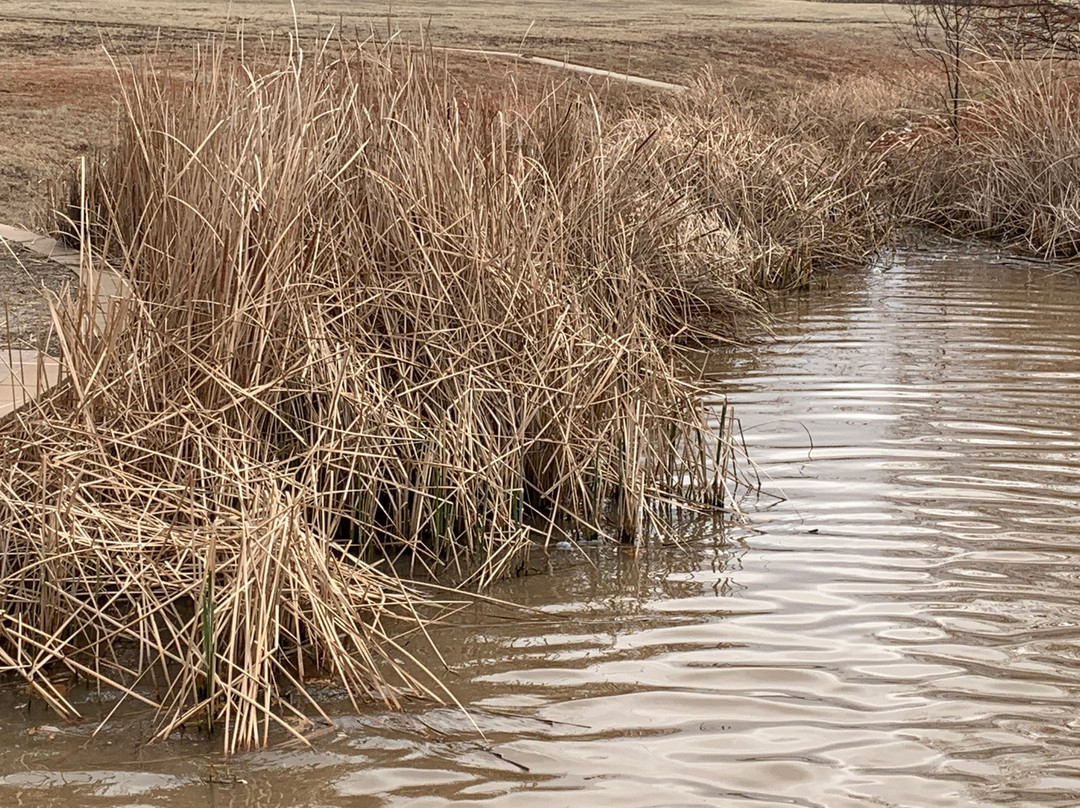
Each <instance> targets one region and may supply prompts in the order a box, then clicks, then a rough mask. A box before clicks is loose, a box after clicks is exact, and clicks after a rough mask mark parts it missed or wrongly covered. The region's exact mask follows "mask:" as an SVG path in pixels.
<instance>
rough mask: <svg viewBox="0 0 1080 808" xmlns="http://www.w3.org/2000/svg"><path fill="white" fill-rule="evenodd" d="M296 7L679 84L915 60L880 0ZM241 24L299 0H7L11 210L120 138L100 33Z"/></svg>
mask: <svg viewBox="0 0 1080 808" xmlns="http://www.w3.org/2000/svg"><path fill="white" fill-rule="evenodd" d="M297 5H298V6H300V7H301V8H300V12H299V16H298V18H297V21H296V22H297V24H298V25H299V27H300V30H301V31H302V32H303V33H304V34H305V35H306V36H314V35H316V34H317V33H320V32H325V31H326V30H328V29H329V28H330V27H331V26H334V25H339V26H341V27H342V28H344V29H345V30H354V29H359V30H362V31H368V30H374V31H375V32H376V33H377V35H378V36H379V37H384V36H385V34H386V32H387V31H388V30H389V31H391V32H393V33H396V34H398V35H399V36H400V37H401V38H403V39H404V38H408V39H411V40H416V39H418V38H419V36H420V33H421V31H425V30H426V32H427V37H428V39H429V40H430V41H431V42H432V43H434V44H437V45H446V46H455V47H470V48H487V49H506V50H511V51H515V52H517V51H524V52H529V53H535V54H537V55H542V56H549V57H553V58H558V59H569V60H571V61H575V62H581V63H584V64H588V65H595V66H597V67H601V68H605V69H610V70H616V71H621V72H628V73H633V74H638V75H642V76H646V77H651V78H659V79H665V80H670V81H687V80H689V79H691V78H692V77H693V76H695V75H697V74H698V72H699V71H700V70H701V69H703V68H707V67H711V68H712V69H713V70H714V72H715V75H716V76H718V77H720V78H722V79H723V80H724V81H729V82H732V83H733V84H735V85H737V86H741V87H745V88H750V89H753V90H755V91H758V92H767V91H769V90H775V89H778V88H780V89H791V88H792V87H795V86H801V85H803V84H806V83H816V82H820V81H824V80H828V79H830V78H836V77H838V76H845V75H850V74H852V73H857V74H860V75H865V74H888V75H895V74H896V73H898V72H903V71H904V70H905V69H907V68H908V67H910V66H911V65H912V63H913V60H912V58H911V56H910V55H909V54H907V53H906V52H905V51H904V50H903V49H902V48H900V47H899V46H898V44H897V42H896V36H895V32H894V29H893V27H892V24H891V22H890V19H889V16H888V14H887V13H886V11H884V10H883V7H881V6H879V5H876V4H861V3H818V2H801V1H800V0H736V1H735V2H727V3H720V2H677V1H675V2H659V3H652V2H650V3H646V2H641V1H640V0H639V1H638V2H632V3H618V4H614V3H606V2H584V3H573V4H567V3H561V2H550V1H549V2H519V3H505V4H499V6H498V10H497V11H493V10H492V5H491V4H489V3H484V2H479V0H475V1H473V2H458V3H451V4H444V3H440V4H430V5H425V4H423V3H415V2H413V3H395V4H393V16H392V18H391V19H389V20H388V17H387V8H388V6H387V4H383V3H354V2H349V3H344V2H328V1H325V0H324V1H323V2H314V3H303V4H297ZM226 8H227V9H228V10H229V13H228V14H226V13H225V12H224V11H223V10H224V9H226ZM240 21H242V22H243V25H244V26H245V30H247V31H249V32H250V33H251V34H253V35H259V36H262V35H267V34H271V33H274V32H275V31H276V32H279V33H280V32H283V31H286V30H288V29H289V28H290V27H291V26H292V25H293V18H292V12H291V10H290V6H289V4H288V3H287V2H265V1H263V2H233V3H231V4H223V3H208V2H202V3H198V2H192V3H183V4H178V3H174V2H164V0H159V1H158V2H143V3H135V4H130V3H121V2H119V1H118V0H104V2H99V3H89V2H85V0H68V1H65V0H57V1H56V2H52V3H49V4H41V6H40V8H37V7H28V5H27V4H26V3H21V2H11V0H5V1H4V2H0V101H2V103H0V143H2V144H3V149H4V152H3V154H4V156H3V159H2V160H0V222H7V223H11V224H34V223H35V219H36V217H37V215H38V213H39V208H40V205H41V200H42V199H43V196H44V190H45V189H44V183H45V182H46V181H47V179H48V178H49V177H51V176H52V175H53V173H54V172H55V169H56V167H57V166H61V165H64V164H66V163H69V162H70V161H72V160H74V159H76V158H77V157H78V156H79V155H81V154H87V153H89V152H90V151H91V150H92V149H93V148H96V147H98V146H101V145H104V144H105V143H107V142H108V141H109V139H110V137H111V136H112V134H113V132H114V129H115V126H114V121H115V117H116V114H117V107H116V102H115V90H114V88H115V81H114V78H113V70H112V68H111V67H110V65H109V63H108V60H107V59H106V56H105V53H104V51H103V49H102V43H103V42H104V43H106V44H107V45H108V47H109V48H110V49H112V50H113V51H114V52H128V53H130V52H141V51H145V50H147V49H159V50H165V51H168V50H170V49H174V48H176V47H177V46H181V45H183V46H186V45H187V44H189V43H191V42H193V41H200V40H205V38H206V36H207V35H209V34H214V33H220V32H222V31H223V30H225V29H226V28H227V27H229V26H230V25H234V24H236V23H237V22H240ZM452 59H453V62H454V65H455V70H456V73H457V74H458V75H459V76H461V77H462V80H463V81H465V82H467V83H470V84H477V83H488V84H495V85H503V84H504V83H505V82H506V81H507V80H508V79H515V80H518V81H530V80H535V79H536V78H537V76H538V69H537V68H536V67H535V66H529V65H511V64H507V63H506V62H503V61H499V60H487V59H484V58H481V57H476V56H472V57H466V56H455V57H452ZM543 78H544V79H547V78H550V76H546V75H545V76H543ZM574 80H575V81H581V79H580V78H576V77H575V78H574Z"/></svg>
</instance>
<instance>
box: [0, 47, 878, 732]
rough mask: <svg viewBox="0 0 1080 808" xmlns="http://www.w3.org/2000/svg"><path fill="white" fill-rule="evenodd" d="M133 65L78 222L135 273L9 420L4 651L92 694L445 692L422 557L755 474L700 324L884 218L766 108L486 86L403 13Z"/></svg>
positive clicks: (82, 324)
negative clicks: (364, 31)
mask: <svg viewBox="0 0 1080 808" xmlns="http://www.w3.org/2000/svg"><path fill="white" fill-rule="evenodd" d="M120 72H121V74H122V79H123V80H122V81H121V97H122V102H123V109H124V119H123V121H122V124H121V128H120V142H119V145H118V147H117V148H116V150H115V151H113V152H111V153H110V154H109V155H107V156H106V157H105V158H103V159H102V160H100V161H97V162H96V163H94V164H93V165H91V166H90V167H89V168H88V170H87V173H86V175H85V176H84V177H83V178H82V179H81V180H80V181H79V182H77V183H76V184H75V185H74V186H73V187H74V189H75V190H74V197H75V198H76V200H77V202H78V205H77V215H76V216H75V217H74V220H73V227H74V229H75V231H77V235H78V236H79V239H80V241H81V243H82V245H83V249H84V272H85V273H87V277H89V275H90V273H91V270H95V269H96V270H100V269H101V267H102V266H103V265H105V264H108V265H109V266H111V267H112V270H113V271H115V272H117V273H119V274H120V276H121V277H122V278H123V281H124V284H125V287H126V293H125V294H124V295H123V296H122V297H121V298H120V299H118V300H113V301H112V302H111V304H110V305H108V306H107V307H106V308H105V310H102V304H101V302H100V301H99V300H98V297H97V295H96V293H95V291H94V289H93V285H92V284H90V283H84V284H83V286H82V288H81V290H80V292H79V295H78V297H77V299H76V300H75V301H74V302H72V303H71V304H70V305H59V306H58V310H57V323H58V330H59V334H60V341H61V344H62V350H63V365H64V371H65V373H64V378H63V381H62V382H61V383H60V384H58V385H57V386H56V387H54V388H53V389H51V390H50V391H49V392H48V393H47V394H46V395H44V396H42V397H40V398H39V399H38V400H37V401H36V402H34V403H32V404H31V405H29V406H28V407H25V408H24V409H22V410H20V411H18V412H16V413H15V414H14V415H13V416H11V417H10V418H9V419H8V420H6V421H4V422H3V423H0V451H2V452H3V454H4V458H5V460H4V463H3V465H2V467H0V469H2V471H0V667H2V668H3V669H6V670H8V671H13V672H16V673H17V674H19V675H21V676H22V677H24V678H25V679H26V681H27V682H28V683H29V685H30V686H31V687H32V688H33V689H34V690H35V692H36V693H37V694H38V695H39V696H40V697H42V698H44V699H45V700H47V701H48V702H49V703H50V704H51V705H52V706H53V707H54V708H55V709H56V710H57V711H58V712H60V713H61V714H62V715H65V716H71V717H73V716H75V714H76V710H75V707H74V706H73V705H72V704H70V703H69V702H68V700H67V699H66V698H65V695H64V693H63V692H61V691H60V690H58V689H57V688H55V687H53V686H52V685H51V684H50V676H49V674H50V672H51V671H54V670H56V669H61V668H67V669H69V670H72V671H74V672H77V673H78V674H80V675H83V676H86V677H88V678H89V679H91V680H96V681H97V682H100V683H104V684H106V685H109V686H112V687H116V688H119V689H120V690H121V691H123V692H124V693H125V694H127V696H128V697H129V698H135V699H139V700H142V701H144V702H147V703H149V704H152V705H153V706H154V707H156V708H157V709H158V710H159V714H160V716H161V721H160V725H159V729H158V733H159V735H160V736H165V735H167V734H169V733H170V732H171V731H173V730H174V729H175V728H176V727H177V726H179V725H181V724H182V723H184V722H185V721H190V720H195V719H196V718H198V719H201V720H205V721H208V722H211V723H219V724H220V725H221V726H222V728H223V737H224V743H225V747H226V749H227V750H229V751H234V750H237V749H242V748H247V747H250V746H253V745H259V744H265V743H266V742H267V739H268V737H269V733H270V731H271V729H272V728H273V727H274V726H275V725H276V726H280V727H282V728H284V729H285V730H286V731H290V732H293V733H295V734H301V729H300V728H299V727H300V722H302V721H303V720H304V716H305V715H306V714H307V713H309V712H311V711H316V712H317V711H318V705H317V704H316V703H315V700H314V698H312V697H311V696H309V695H308V690H307V689H306V686H305V683H306V682H308V681H310V680H311V679H312V677H316V676H320V677H321V676H325V675H329V676H330V677H332V678H333V679H334V680H335V681H336V682H338V683H339V684H340V685H341V686H342V687H344V688H345V690H346V692H347V693H348V694H349V696H350V698H352V699H353V700H354V702H356V703H359V702H360V701H361V700H363V699H367V698H369V697H374V698H377V699H380V700H381V701H382V702H383V703H385V704H387V705H391V706H393V705H395V704H397V703H398V701H399V699H400V697H401V694H402V693H420V694H426V695H429V696H433V697H438V696H439V695H440V686H439V684H438V682H437V680H436V678H435V677H434V676H433V675H431V674H430V673H428V672H427V671H425V670H423V669H422V668H421V667H419V666H418V665H417V664H415V662H414V660H412V659H411V658H410V657H409V654H408V650H407V648H406V646H405V644H403V642H402V641H401V637H402V636H403V634H404V635H408V634H409V633H414V632H416V631H417V630H422V628H423V626H424V624H425V621H426V620H428V619H431V618H432V617H433V616H434V615H436V614H437V613H438V612H439V610H440V609H442V608H446V607H447V606H448V605H449V604H446V603H440V600H442V599H443V596H442V595H441V594H440V591H439V590H435V589H432V588H430V587H428V586H426V585H422V584H418V583H407V582H406V581H405V580H404V579H403V578H402V577H401V575H400V572H401V571H402V570H403V569H407V570H408V571H409V572H410V573H411V575H412V577H414V578H415V577H417V576H421V577H435V576H439V575H444V574H449V575H451V576H452V577H454V578H455V579H456V580H469V581H472V582H473V583H476V584H480V585H482V584H483V583H484V582H485V581H487V580H490V579H491V578H492V577H493V576H496V575H500V574H503V573H504V572H505V571H506V570H507V568H508V566H509V565H510V564H511V563H512V562H513V560H514V559H515V558H516V557H517V555H518V554H519V552H520V551H521V550H522V548H523V547H524V546H525V545H526V544H527V543H529V542H530V541H541V542H543V541H548V540H550V539H551V538H552V537H553V536H555V535H560V536H561V535H565V533H566V532H584V533H600V534H603V535H608V536H611V537H621V538H624V539H626V538H640V537H642V536H646V535H648V534H649V533H651V532H653V531H654V530H657V529H660V526H661V525H662V524H663V522H662V518H663V517H664V515H665V514H666V512H667V509H668V508H670V507H671V506H672V505H675V504H683V505H688V506H690V507H694V506H698V507H714V506H717V505H719V504H721V503H722V502H723V501H724V499H725V496H726V491H725V489H726V481H725V480H724V479H723V477H722V474H723V471H724V470H725V469H726V468H728V463H727V461H726V459H725V456H724V455H725V452H726V444H725V439H724V438H725V436H724V434H723V432H722V430H720V429H717V428H716V426H715V422H713V427H712V428H707V424H706V420H705V418H704V417H703V413H702V412H701V409H700V405H699V402H698V397H697V391H696V390H695V389H694V387H693V386H692V385H690V384H687V383H686V382H684V381H683V380H681V379H680V377H679V374H678V372H677V368H676V357H675V355H674V353H673V352H672V350H671V347H672V340H673V339H674V338H677V337H678V336H679V335H680V334H683V333H685V332H686V329H687V328H688V324H689V323H691V322H694V321H696V320H699V319H700V318H701V317H713V318H715V317H717V316H721V315H727V316H729V317H730V316H731V315H732V314H733V313H734V312H737V311H740V310H744V309H745V308H746V307H747V306H748V305H751V303H752V293H753V291H754V290H755V289H757V290H760V288H762V287H763V286H765V285H777V284H792V283H796V282H798V281H799V279H801V278H804V277H805V273H806V272H808V271H809V270H811V269H813V268H814V267H816V266H819V265H825V264H832V263H836V262H839V261H851V260H858V259H860V258H862V257H863V256H864V255H865V254H866V253H867V252H868V251H869V249H870V248H871V247H870V243H869V240H868V237H866V236H865V235H864V234H863V233H861V232H860V229H859V228H860V224H859V222H860V221H862V222H864V223H865V222H870V221H871V217H870V213H869V212H868V211H869V209H868V207H867V205H866V200H865V199H864V198H863V197H862V196H860V195H859V194H858V193H857V192H856V191H854V190H853V188H852V186H851V185H850V178H849V177H848V176H847V175H846V174H845V173H844V170H843V168H842V167H841V168H840V169H838V168H837V167H836V166H835V165H834V160H835V159H836V158H835V152H824V151H822V150H820V149H818V147H817V146H815V145H814V144H797V143H795V142H794V141H793V140H792V139H790V138H787V139H782V138H781V139H775V138H771V139H770V140H769V141H768V142H767V143H766V144H764V146H763V147H758V148H755V146H754V144H753V142H752V140H753V138H754V137H756V136H757V135H758V131H759V130H757V129H755V128H754V127H753V125H752V124H751V123H750V122H749V119H744V118H732V117H731V113H732V110H731V109H730V108H727V109H724V110H719V108H717V109H718V112H717V114H716V115H711V116H709V115H704V116H703V115H701V114H699V111H697V110H696V109H695V107H694V106H693V103H694V102H690V101H680V102H678V103H679V104H685V105H686V106H676V107H672V108H670V109H667V110H666V111H662V112H660V113H649V114H645V113H641V114H639V115H637V116H636V117H635V116H633V115H632V116H629V117H627V118H624V119H622V120H617V121H609V120H607V116H606V114H605V113H604V112H603V110H602V109H601V108H600V106H598V105H597V103H595V101H592V100H590V99H588V98H585V99H566V98H563V97H561V96H560V95H559V94H557V93H552V94H549V95H546V96H544V97H542V98H538V99H534V100H530V99H528V98H523V97H510V98H508V99H503V101H502V103H499V104H492V103H490V97H486V100H485V97H481V96H475V97H473V98H472V99H471V101H468V102H466V101H464V100H462V99H461V98H459V97H458V96H457V95H456V94H455V92H454V88H453V87H452V85H451V83H450V81H449V78H448V75H447V74H446V73H445V72H444V71H443V70H441V69H439V68H438V67H437V66H436V64H435V63H434V61H433V59H432V58H431V56H430V55H424V54H408V53H405V54H399V55H398V56H393V55H391V54H389V53H387V52H380V51H376V50H373V49H372V48H370V47H367V46H359V47H351V46H350V47H344V46H337V45H335V46H334V47H329V46H327V47H324V48H322V49H320V50H316V51H308V52H304V51H301V50H300V49H298V48H293V49H292V50H291V51H290V52H289V53H288V54H287V55H286V56H280V57H273V56H270V55H268V54H262V55H259V56H250V55H249V56H248V57H247V58H246V59H242V60H237V59H233V58H231V57H228V56H226V54H225V52H224V50H222V49H212V50H211V51H210V52H208V53H202V54H201V55H200V56H199V57H198V59H197V62H196V64H195V66H194V71H193V75H194V78H193V79H191V80H185V81H173V80H172V79H170V78H169V77H168V76H166V75H161V74H159V73H158V72H156V71H155V69H154V68H153V67H152V66H149V67H142V68H134V69H131V70H130V71H127V70H121V71H120ZM705 97H706V93H705V91H702V92H701V93H699V95H698V99H699V101H700V102H702V103H704V100H705ZM717 103H719V102H717ZM860 165H861V164H860ZM770 228H773V229H772V230H770ZM878 232H879V231H878V230H876V229H875V230H874V231H873V233H875V234H876V233H878ZM872 237H873V236H871V237H869V238H872ZM721 420H722V419H721ZM151 684H152V685H153V686H151ZM290 693H297V694H299V697H298V698H287V697H286V696H288V695H289V694H290Z"/></svg>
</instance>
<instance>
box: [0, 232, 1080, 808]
mask: <svg viewBox="0 0 1080 808" xmlns="http://www.w3.org/2000/svg"><path fill="white" fill-rule="evenodd" d="M708 367H709V372H710V376H711V378H712V379H714V380H715V385H716V389H717V391H727V392H729V393H730V394H731V396H732V398H733V399H734V401H735V402H736V404H737V406H738V412H739V414H740V416H741V419H742V423H743V426H744V428H745V435H746V441H747V444H748V446H749V448H750V451H751V453H752V455H753V457H754V459H755V460H756V462H757V463H758V465H759V466H760V469H761V472H762V475H763V476H764V477H765V480H766V482H765V485H766V488H767V489H769V490H772V491H774V492H782V493H783V494H784V495H785V496H786V497H787V499H786V500H785V501H782V502H777V501H775V500H772V499H770V498H769V497H762V498H761V499H760V500H758V501H753V500H751V501H747V502H745V503H744V507H745V508H746V509H747V511H748V520H749V521H748V524H747V525H746V526H744V527H743V528H740V529H735V530H733V531H732V532H731V533H730V534H729V535H728V536H727V537H726V538H723V537H720V536H719V534H718V532H717V530H716V526H715V525H711V524H703V523H700V522H697V523H691V524H688V525H687V526H686V532H687V535H688V538H689V539H690V542H689V543H688V544H687V545H686V546H684V547H682V548H653V549H649V550H641V551H638V552H636V553H635V552H632V551H630V550H625V549H617V548H602V549H588V550H586V551H585V552H584V554H583V555H578V554H575V553H572V552H567V551H559V552H554V553H552V554H551V558H550V563H551V564H552V565H553V567H555V568H557V572H554V573H552V574H547V575H536V576H531V577H528V578H524V579H519V580H514V581H509V582H506V583H504V584H502V585H501V586H500V587H499V588H497V589H496V590H495V592H494V594H495V595H497V596H499V597H504V598H507V599H510V600H515V601H518V602H521V603H524V604H526V605H528V606H530V607H533V609H534V610H535V611H534V612H533V613H530V614H528V615H525V616H518V617H515V618H513V619H506V618H505V616H499V615H496V614H495V613H493V612H491V611H490V610H486V609H480V610H477V611H475V612H473V613H472V614H470V615H467V616H466V617H465V618H464V620H465V621H466V622H465V624H464V625H462V626H460V627H457V628H452V629H451V628H447V629H445V630H442V631H440V633H439V635H438V640H439V641H440V642H441V644H442V646H443V648H444V649H445V651H446V656H447V662H448V663H449V664H450V666H451V668H452V673H450V674H448V675H447V678H448V681H449V683H450V684H451V685H452V686H453V688H454V689H455V692H456V693H457V694H458V696H459V697H460V698H461V699H462V701H463V702H465V703H466V704H467V705H468V706H469V708H470V711H471V721H472V722H475V725H474V724H473V723H470V719H469V718H466V717H465V716H464V715H463V714H462V713H460V712H459V711H457V710H454V709H451V708H435V707H423V706H416V707H413V708H410V709H409V710H408V711H406V712H405V713H402V714H389V713H383V712H378V711H371V712H368V713H366V714H363V715H361V716H352V717H350V716H349V714H348V710H347V709H346V708H345V706H344V705H337V706H336V707H335V706H334V704H333V703H331V709H332V710H334V711H335V715H336V716H337V717H338V722H337V723H338V727H337V729H336V730H335V731H333V732H331V733H329V734H327V735H325V736H323V737H321V738H318V739H316V741H315V744H314V747H313V748H311V749H295V748H287V747H276V748H272V749H269V750H267V751H263V752H258V753H254V754H248V755H243V756H240V757H239V758H236V759H234V760H233V761H231V762H229V763H228V764H226V763H224V762H222V761H221V760H220V759H218V758H217V757H216V755H215V753H214V750H215V748H216V743H215V742H214V741H212V740H209V741H208V740H207V739H205V738H202V737H200V736H199V735H198V734H197V733H195V732H192V733H191V734H190V735H189V736H185V737H176V738H173V739H171V740H169V741H168V742H166V743H159V744H155V745H151V746H142V745H140V743H139V741H140V739H141V738H142V737H143V736H144V734H145V732H146V730H147V723H146V717H145V716H142V715H140V714H138V712H137V711H133V712H132V714H130V715H125V716H123V717H121V718H120V719H119V720H117V721H115V722H114V723H113V724H111V725H110V726H109V727H108V728H106V729H105V730H103V731H102V732H101V733H100V734H99V735H98V736H97V738H95V739H92V740H91V739H90V734H91V732H92V731H93V729H94V725H93V724H90V723H87V724H86V725H76V726H62V725H60V724H59V723H58V722H57V721H56V720H55V719H53V718H52V717H51V716H50V715H49V714H48V712H47V711H46V710H45V708H44V707H42V706H41V705H40V704H35V703H31V704H30V705H29V707H28V706H27V705H26V704H25V703H24V698H23V697H19V696H18V695H17V694H14V693H11V692H7V693H5V694H2V695H0V699H2V703H0V805H5V806H6V805H25V806H69V805H79V806H82V805H86V806H110V808H145V807H146V806H167V807H168V808H217V807H218V806H230V808H231V807H233V806H236V807H238V808H239V807H240V806H243V807H244V808H247V807H249V806H250V807H251V808H254V806H259V807H260V808H271V807H274V806H282V807H284V806H312V807H315V806H319V807H322V806H383V805H387V806H399V805H400V806H405V805H407V806H443V805H448V804H459V805H478V806H493V807H494V806H515V808H516V807H517V806H544V807H545V808H546V807H547V806H619V807H620V808H629V807H631V806H689V805H718V806H727V805H731V806H736V805H747V806H793V805H794V806H822V808H844V807H846V806H913V807H917V808H925V807H926V806H964V807H965V808H966V807H967V806H994V805H1022V806H1028V805H1030V806H1057V805H1061V806H1065V805H1070V806H1071V805H1075V804H1077V802H1078V799H1080V798H1078V795H1080V706H1078V705H1080V275H1078V274H1076V273H1067V272H1054V271H1052V268H1048V267H1046V266H1043V265H1035V264H1025V263H1023V262H1018V261H1010V260H1003V259H1000V258H998V257H996V256H994V255H988V254H979V253H976V252H972V253H970V254H966V253H961V252H958V251H955V250H953V251H952V252H950V254H948V255H947V256H944V257H943V256H942V255H941V254H939V253H933V252H912V253H907V254H904V255H901V256H899V257H898V258H897V260H896V262H895V263H894V264H893V265H891V266H889V267H885V266H881V267H877V268H875V269H872V270H870V271H867V272H863V273H859V274H857V275H852V276H850V277H844V278H839V279H833V281H832V282H831V284H830V288H828V289H826V290H817V291H814V292H812V293H810V294H807V295H803V296H800V297H798V298H794V299H792V300H791V301H789V302H788V303H787V304H785V307H784V309H783V310H782V311H781V312H780V313H779V325H778V327H777V329H776V338H775V339H774V340H765V341H762V342H761V343H760V344H758V345H756V346H754V347H752V348H748V349H744V350H738V351H735V352H731V353H723V354H719V353H718V354H716V355H714V356H711V357H710V358H709V363H708ZM86 704H87V709H88V711H89V712H92V709H91V701H90V700H89V699H88V700H87V702H86ZM110 706H111V705H110V703H109V702H108V701H107V700H106V702H105V704H104V705H103V706H102V707H98V708H97V709H98V710H99V712H100V710H102V709H108V708H109V707H110ZM121 713H126V710H125V709H124V708H121ZM481 733H482V734H481Z"/></svg>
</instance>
